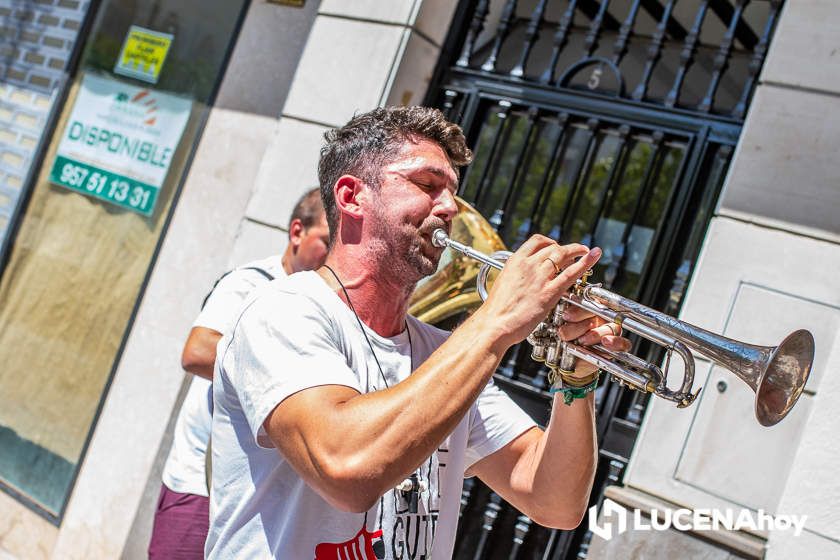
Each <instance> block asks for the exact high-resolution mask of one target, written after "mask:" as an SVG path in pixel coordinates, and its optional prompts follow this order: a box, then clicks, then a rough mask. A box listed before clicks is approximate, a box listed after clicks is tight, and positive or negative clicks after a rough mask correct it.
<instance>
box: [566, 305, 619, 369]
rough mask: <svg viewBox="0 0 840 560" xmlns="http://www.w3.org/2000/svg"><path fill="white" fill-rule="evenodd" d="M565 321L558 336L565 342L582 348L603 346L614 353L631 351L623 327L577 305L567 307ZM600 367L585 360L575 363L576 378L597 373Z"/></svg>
mask: <svg viewBox="0 0 840 560" xmlns="http://www.w3.org/2000/svg"><path fill="white" fill-rule="evenodd" d="M563 320H564V321H566V322H565V323H564V324H563V325H561V326H560V329H559V331H558V334H559V335H560V338H561V339H562V340H564V341H567V342H568V341H574V342H575V343H576V344H580V345H582V346H594V345H596V344H601V345H602V346H604V348H606V349H607V350H612V351H613V352H627V351H629V350H630V347H631V344H630V340H628V339H626V338H623V337H622V336H620V335H621V327H619V326H618V325H616V324H615V323H608V322H607V321H605V320H604V319H602V318H601V317H598V316H597V315H595V314H594V313H591V312H589V311H587V310H586V309H584V308H582V307H578V306H576V305H567V306H566V309H565V310H564V311H563ZM597 369H598V366H595V365H593V364H590V363H589V362H587V361H584V360H577V362H576V363H575V377H586V376H588V375H591V374H592V373H595V371H596V370H597Z"/></svg>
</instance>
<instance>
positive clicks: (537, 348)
mask: <svg viewBox="0 0 840 560" xmlns="http://www.w3.org/2000/svg"><path fill="white" fill-rule="evenodd" d="M545 356H546V348H545V346H543V345H542V344H534V345H533V346H532V347H531V359H532V360H534V361H535V362H544V361H545Z"/></svg>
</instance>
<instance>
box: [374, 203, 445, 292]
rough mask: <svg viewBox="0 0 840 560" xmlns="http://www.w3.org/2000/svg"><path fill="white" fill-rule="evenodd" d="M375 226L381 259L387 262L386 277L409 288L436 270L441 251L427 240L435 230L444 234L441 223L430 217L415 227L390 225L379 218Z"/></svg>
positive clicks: (386, 220) (443, 226)
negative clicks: (387, 272)
mask: <svg viewBox="0 0 840 560" xmlns="http://www.w3.org/2000/svg"><path fill="white" fill-rule="evenodd" d="M377 223H378V227H377V228H376V238H377V240H378V241H379V244H380V245H381V250H382V251H383V253H384V255H383V258H384V259H387V261H386V262H387V264H388V266H387V268H386V270H388V271H389V275H390V276H392V277H393V278H394V279H396V280H397V281H399V282H401V283H403V284H404V285H406V287H409V286H410V287H412V288H413V286H414V285H415V284H416V283H417V282H419V281H420V280H421V279H422V278H425V277H426V276H429V275H430V274H434V273H435V272H436V271H437V266H438V262H439V261H440V256H441V254H442V251H441V250H440V249H438V248H434V247H433V246H432V245H431V237H432V232H434V231H435V230H436V229H438V228H443V229H444V230H447V231H448V229H449V228H448V227H447V226H446V223H445V222H444V221H443V220H441V219H440V218H435V217H431V216H430V217H429V218H427V219H426V220H425V221H424V222H423V223H422V224H421V225H420V227H416V226H414V225H412V224H410V223H402V224H393V223H392V222H391V221H389V220H388V218H387V217H386V216H380V219H379V220H377ZM429 247H432V251H429Z"/></svg>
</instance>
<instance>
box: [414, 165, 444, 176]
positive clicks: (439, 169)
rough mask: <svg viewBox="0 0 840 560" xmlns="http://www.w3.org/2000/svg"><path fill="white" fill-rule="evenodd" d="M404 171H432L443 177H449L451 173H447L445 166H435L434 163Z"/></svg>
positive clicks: (433, 173)
mask: <svg viewBox="0 0 840 560" xmlns="http://www.w3.org/2000/svg"><path fill="white" fill-rule="evenodd" d="M404 173H406V174H414V173H431V174H432V175H436V176H438V177H441V178H443V179H449V173H447V172H446V170H445V169H444V168H442V167H437V166H434V165H429V166H424V167H418V168H415V169H406V170H405V171H404Z"/></svg>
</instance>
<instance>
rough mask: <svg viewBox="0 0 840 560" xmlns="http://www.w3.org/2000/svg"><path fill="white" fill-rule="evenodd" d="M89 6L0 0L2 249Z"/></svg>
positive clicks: (69, 0)
mask: <svg viewBox="0 0 840 560" xmlns="http://www.w3.org/2000/svg"><path fill="white" fill-rule="evenodd" d="M88 6H89V2H88V1H87V0H84V1H81V0H0V248H3V247H5V246H6V245H7V243H8V240H7V237H8V233H9V228H10V227H11V225H12V223H13V221H14V216H15V214H16V212H17V208H18V206H19V202H20V200H21V198H22V195H23V189H25V188H27V186H28V185H29V184H30V182H31V181H30V174H31V173H32V172H33V164H34V162H35V159H36V154H37V153H38V152H39V151H40V149H41V143H42V141H43V133H44V130H45V129H46V128H47V127H48V125H49V122H50V117H51V115H52V113H53V111H54V109H55V104H56V100H57V99H58V98H59V96H60V92H61V90H62V87H63V85H64V83H65V81H66V76H67V66H68V63H69V61H70V58H71V56H72V53H73V47H74V45H75V43H76V40H77V37H78V34H79V30H80V29H81V27H82V22H83V21H84V18H85V14H86V13H87V10H88ZM0 252H2V251H0Z"/></svg>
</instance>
